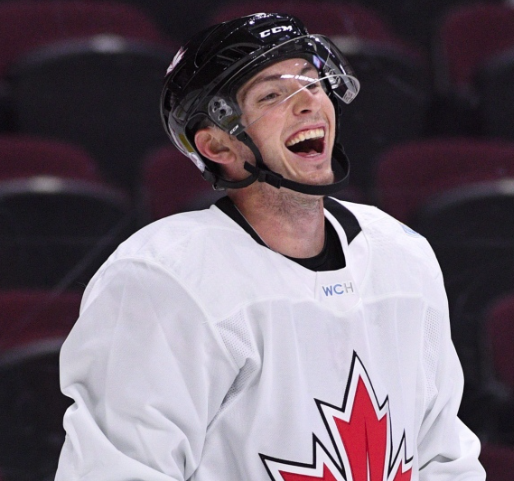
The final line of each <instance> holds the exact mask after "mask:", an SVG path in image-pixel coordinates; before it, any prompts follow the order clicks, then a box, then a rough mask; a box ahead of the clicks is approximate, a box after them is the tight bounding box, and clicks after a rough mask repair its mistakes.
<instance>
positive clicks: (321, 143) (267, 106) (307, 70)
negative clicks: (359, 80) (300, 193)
mask: <svg viewBox="0 0 514 481" xmlns="http://www.w3.org/2000/svg"><path fill="white" fill-rule="evenodd" d="M315 79H318V71H317V70H316V69H315V68H314V67H313V65H312V64H310V63H309V62H308V61H306V60H304V59H290V60H284V61H281V62H278V63H276V64H273V65H271V66H270V67H267V68H265V69H264V70H261V71H260V72H259V73H257V74H256V75H255V76H254V77H252V78H251V79H250V80H249V81H247V82H246V83H245V84H244V85H243V86H242V87H241V88H240V89H239V92H238V94H237V100H238V103H239V105H240V107H241V110H242V112H243V117H242V120H243V123H244V124H245V125H246V126H247V129H246V130H247V132H248V134H249V135H250V137H251V138H252V140H253V141H254V143H255V145H256V146H257V148H258V149H259V151H260V152H261V154H262V157H263V160H264V162H265V163H266V165H267V166H268V167H269V168H270V169H271V170H273V171H275V172H277V173H279V174H281V175H283V176H284V177H286V178H288V179H290V180H295V181H297V182H302V183H305V184H328V183H331V182H333V179H334V175H333V172H332V168H331V158H332V148H333V145H334V138H335V112H334V106H333V104H332V102H331V101H330V99H329V98H328V96H327V94H326V93H325V91H324V90H323V87H322V85H321V84H320V83H319V82H315V81H314V80H315Z"/></svg>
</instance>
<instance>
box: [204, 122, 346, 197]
mask: <svg viewBox="0 0 514 481" xmlns="http://www.w3.org/2000/svg"><path fill="white" fill-rule="evenodd" d="M236 137H237V139H238V140H240V141H241V142H243V143H244V144H245V145H247V146H248V148H249V149H250V150H251V151H252V152H253V154H254V156H255V159H256V165H253V164H250V163H249V162H245V163H244V165H243V167H244V169H245V170H246V171H247V172H249V173H250V175H249V176H248V177H246V178H245V179H243V180H239V181H231V180H227V179H224V178H223V177H219V176H218V175H216V174H214V173H212V172H210V171H208V170H205V171H204V173H203V176H204V178H205V179H206V180H208V181H209V182H211V183H212V185H213V188H214V189H215V190H225V189H241V188H243V187H248V186H249V185H251V184H253V183H254V182H256V181H257V182H265V183H266V184H268V185H271V186H272V187H275V188H276V189H280V188H281V187H285V188H286V189H289V190H293V191H295V192H299V193H302V194H308V195H322V196H325V195H333V194H336V193H338V192H340V191H341V190H342V189H343V188H344V187H345V186H346V185H347V183H348V176H349V173H350V162H349V160H348V157H347V156H346V154H345V153H344V150H343V149H342V148H341V147H340V145H339V144H338V143H336V144H335V145H334V152H333V160H332V165H333V167H334V175H335V177H336V181H335V182H332V183H330V184H322V185H313V184H303V183H301V182H295V181H294V180H290V179H286V178H285V177H283V176H282V175H280V174H278V173H277V172H274V171H272V170H270V169H269V168H268V166H267V165H266V164H265V163H264V161H263V159H262V155H261V153H260V151H259V149H258V148H257V146H256V145H255V143H254V142H253V140H252V139H251V137H250V136H249V135H248V134H247V133H246V132H241V133H240V134H238V135H237V136H236Z"/></svg>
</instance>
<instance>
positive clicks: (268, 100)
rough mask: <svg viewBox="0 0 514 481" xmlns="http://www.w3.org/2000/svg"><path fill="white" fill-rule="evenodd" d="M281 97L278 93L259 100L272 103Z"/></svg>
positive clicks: (272, 93) (271, 93) (269, 94)
mask: <svg viewBox="0 0 514 481" xmlns="http://www.w3.org/2000/svg"><path fill="white" fill-rule="evenodd" d="M279 96H280V94H279V93H278V92H270V93H268V94H266V95H264V96H263V97H261V98H260V99H259V102H271V101H273V100H275V99H277V98H278V97H279Z"/></svg>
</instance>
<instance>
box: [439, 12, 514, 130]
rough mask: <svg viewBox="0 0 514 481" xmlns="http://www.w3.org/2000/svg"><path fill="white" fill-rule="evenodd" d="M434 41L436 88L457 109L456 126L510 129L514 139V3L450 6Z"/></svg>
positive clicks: (450, 107)
mask: <svg viewBox="0 0 514 481" xmlns="http://www.w3.org/2000/svg"><path fill="white" fill-rule="evenodd" d="M433 45H434V49H433V63H434V69H433V71H434V76H435V77H434V84H435V88H436V90H437V92H438V95H439V97H440V98H441V103H442V104H443V105H445V109H446V113H449V114H450V116H451V115H452V114H453V117H454V119H453V122H454V124H455V125H454V129H455V131H457V132H458V131H459V129H460V132H463V133H467V134H470V135H483V134H486V135H501V133H505V132H509V133H510V135H506V137H510V138H512V139H514V135H512V133H513V132H514V126H513V125H512V121H511V119H512V116H513V113H514V110H513V109H512V108H511V107H510V105H511V104H509V103H508V101H509V100H510V101H512V98H513V95H514V94H512V89H511V84H512V77H510V75H512V67H509V65H510V63H511V57H512V55H511V54H510V55H509V54H508V53H507V52H508V51H509V50H510V51H512V49H514V7H513V6H510V5H507V4H505V3H500V2H498V3H484V2H478V3H471V4H467V5H463V6H461V7H459V8H455V9H453V10H450V11H449V12H448V13H447V14H446V15H445V16H443V17H442V18H441V20H440V22H439V24H438V26H437V29H436V30H435V32H434V36H433ZM509 82H510V83H509ZM509 89H511V90H510V93H509ZM444 113H445V110H442V111H441V112H439V114H444ZM495 113H497V114H498V118H497V119H495V118H494V115H495ZM440 116H441V115H439V117H440ZM433 121H434V123H436V122H437V119H436V118H434V119H433ZM439 121H441V119H439ZM443 121H444V119H443ZM504 124H505V126H504Z"/></svg>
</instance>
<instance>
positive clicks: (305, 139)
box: [286, 128, 325, 155]
mask: <svg viewBox="0 0 514 481" xmlns="http://www.w3.org/2000/svg"><path fill="white" fill-rule="evenodd" d="M286 147H287V148H288V149H289V150H290V151H291V152H294V153H295V154H306V155H312V154H321V153H322V152H323V150H324V148H325V130H324V129H321V128H319V129H310V130H303V131H301V132H298V133H297V134H295V135H294V136H293V137H291V138H290V139H289V140H288V141H287V142H286Z"/></svg>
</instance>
